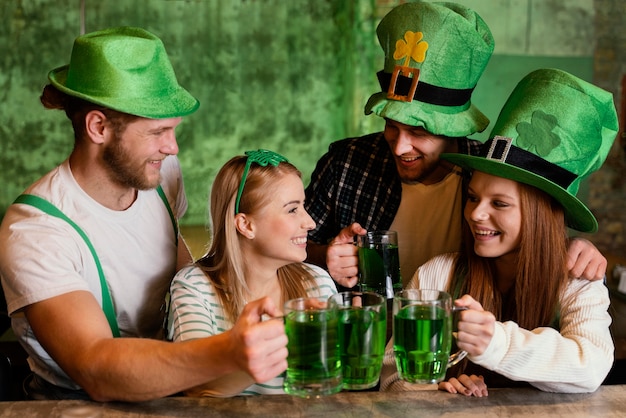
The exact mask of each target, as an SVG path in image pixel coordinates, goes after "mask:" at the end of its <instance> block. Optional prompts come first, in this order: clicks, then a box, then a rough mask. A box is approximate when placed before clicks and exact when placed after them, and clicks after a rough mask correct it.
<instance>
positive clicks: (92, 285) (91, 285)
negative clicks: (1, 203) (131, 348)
mask: <svg viewBox="0 0 626 418" xmlns="http://www.w3.org/2000/svg"><path fill="white" fill-rule="evenodd" d="M161 175H162V178H163V179H162V183H161V186H162V187H163V190H164V191H165V194H166V196H167V198H168V202H169V205H170V207H171V208H172V211H173V213H174V216H175V217H176V218H177V219H179V218H180V217H182V216H183V214H184V213H185V211H186V209H187V200H186V198H185V193H184V187H183V180H182V174H181V171H180V166H179V163H178V160H177V158H176V157H168V158H166V159H165V160H164V163H163V166H162V169H161ZM25 193H29V194H34V195H37V196H40V197H42V198H44V199H46V200H47V201H49V202H50V203H52V204H53V205H54V206H56V207H57V208H58V209H60V210H61V211H62V212H63V213H64V214H65V215H66V216H67V217H69V218H70V219H71V220H72V221H74V222H75V223H76V224H77V225H78V226H79V227H80V228H81V229H82V230H83V231H84V232H85V233H86V235H87V236H88V237H89V239H90V241H91V243H92V245H93V247H94V248H95V251H96V253H97V256H98V258H99V260H100V263H101V265H102V269H103V271H104V276H105V277H106V281H107V284H108V288H109V291H110V294H111V299H112V302H113V306H114V309H115V313H116V317H117V322H118V325H119V329H120V333H121V336H122V337H146V338H151V337H156V336H158V334H159V332H160V330H161V325H162V319H163V318H162V315H161V313H160V309H161V306H162V305H163V301H164V297H165V294H166V292H167V291H168V289H169V285H170V282H171V279H172V278H173V276H174V274H175V273H176V257H177V250H176V241H175V238H176V237H175V234H174V226H173V224H172V220H171V218H170V216H169V213H168V210H167V208H166V206H165V204H164V202H163V200H162V199H161V198H160V196H159V195H158V193H157V191H156V190H148V191H139V192H138V195H137V199H136V201H135V202H134V203H133V204H132V206H131V207H129V208H128V209H126V210H124V211H114V210H111V209H108V208H106V207H104V206H102V205H100V204H99V203H98V202H96V201H95V200H93V199H92V198H91V197H89V195H87V194H86V193H85V192H84V191H83V190H82V189H81V188H80V186H79V185H78V183H76V181H75V179H74V177H73V176H72V173H71V170H70V167H69V161H65V162H64V163H62V164H61V165H60V166H58V167H57V168H55V169H54V170H52V171H51V172H49V173H48V174H46V175H45V176H44V177H42V178H41V179H40V180H38V181H37V182H36V183H34V184H33V185H32V186H30V187H29V188H28V189H27V190H26V191H25ZM0 248H3V251H2V252H0V274H1V276H2V284H3V286H4V290H5V294H6V298H7V303H8V311H9V314H10V315H11V317H12V325H13V329H14V332H15V334H16V337H17V338H18V339H19V340H20V342H21V343H22V345H23V346H24V347H25V349H26V351H27V352H28V354H29V363H30V367H31V370H32V371H34V372H35V373H36V374H38V375H39V376H41V377H43V378H44V379H46V380H48V381H50V382H51V383H54V384H56V385H59V386H63V387H67V388H71V389H77V388H78V386H77V385H76V384H75V383H74V382H73V381H71V380H70V379H69V377H68V376H67V375H66V374H65V373H64V372H63V371H62V370H61V369H60V367H59V366H58V365H57V364H56V362H54V360H52V359H51V358H50V357H49V355H48V354H47V353H46V352H45V351H44V350H43V348H42V347H41V346H40V345H39V343H38V341H37V340H36V339H35V336H34V335H33V332H32V329H31V328H30V325H29V323H28V321H27V320H26V317H25V316H24V315H23V314H22V313H21V311H20V310H21V309H22V308H23V307H25V306H27V305H30V304H33V303H36V302H39V301H42V300H45V299H48V298H51V297H54V296H58V295H62V294H65V293H69V292H73V291H77V290H87V291H89V292H91V293H92V294H93V295H94V297H95V298H96V300H97V301H98V302H99V303H100V304H101V305H102V290H101V285H100V279H99V275H98V271H97V268H96V264H95V262H94V257H93V256H92V254H91V252H90V250H89V248H88V246H87V245H86V244H85V241H84V240H83V239H82V238H81V237H80V235H79V234H78V233H77V232H76V230H75V229H74V228H73V227H72V226H71V225H70V224H68V223H67V222H66V221H64V220H62V219H59V218H56V217H53V216H50V215H48V214H46V213H44V212H42V211H41V210H40V209H37V208H35V207H33V206H30V205H26V204H17V205H11V206H10V207H9V208H8V210H7V213H6V215H5V217H4V219H3V221H2V226H1V227H0Z"/></svg>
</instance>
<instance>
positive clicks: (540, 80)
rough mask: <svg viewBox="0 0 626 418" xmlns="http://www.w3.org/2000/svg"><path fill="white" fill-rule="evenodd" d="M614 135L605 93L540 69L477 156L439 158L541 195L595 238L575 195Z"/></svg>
mask: <svg viewBox="0 0 626 418" xmlns="http://www.w3.org/2000/svg"><path fill="white" fill-rule="evenodd" d="M618 129H619V128H618V122H617V112H616V110H615V104H614V103H613V95H612V94H611V93H609V92H607V91H605V90H602V89H601V88H599V87H596V86H594V85H593V84H590V83H588V82H586V81H584V80H581V79H579V78H577V77H575V76H573V75H571V74H568V73H566V72H564V71H561V70H556V69H540V70H536V71H533V72H531V73H530V74H528V75H527V76H526V77H524V78H523V79H522V80H521V81H520V82H519V83H518V85H517V86H516V87H515V89H514V90H513V92H512V93H511V95H510V96H509V98H508V99H507V101H506V103H505V104H504V107H503V108H502V110H501V111H500V115H499V116H498V120H497V122H496V123H495V125H494V128H493V130H492V131H491V133H490V134H489V138H490V139H489V140H488V141H487V142H485V144H484V145H483V149H482V153H481V155H480V156H475V157H471V156H463V155H460V154H442V155H441V158H442V159H444V160H448V161H450V162H452V163H454V164H457V165H459V166H461V167H465V168H469V169H474V170H478V171H482V172H485V173H488V174H492V175H495V176H498V177H503V178H507V179H510V180H515V181H518V182H521V183H525V184H529V185H531V186H534V187H536V188H538V189H540V190H543V191H544V192H546V193H548V194H549V195H550V196H552V197H553V198H554V199H556V200H557V201H558V202H559V203H560V204H561V205H562V206H563V209H564V210H565V220H566V222H567V225H568V226H569V227H570V228H573V229H576V230H578V231H581V232H596V231H597V230H598V222H597V221H596V219H595V217H594V216H593V214H592V213H591V211H590V210H589V209H588V208H587V207H586V206H585V205H584V204H583V203H582V202H581V201H580V200H579V199H578V198H577V197H576V194H577V193H578V188H579V186H580V182H581V180H583V179H584V178H586V177H587V176H589V175H590V174H591V173H593V172H594V171H596V170H598V169H599V168H600V167H601V166H602V164H603V163H604V160H606V157H607V155H608V153H609V151H610V149H611V146H612V144H613V141H614V140H615V137H616V136H617V132H618Z"/></svg>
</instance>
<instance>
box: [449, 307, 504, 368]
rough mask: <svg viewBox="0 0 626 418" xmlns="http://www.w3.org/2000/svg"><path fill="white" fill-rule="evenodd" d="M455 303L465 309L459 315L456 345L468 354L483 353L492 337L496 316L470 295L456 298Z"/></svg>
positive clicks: (476, 354)
mask: <svg viewBox="0 0 626 418" xmlns="http://www.w3.org/2000/svg"><path fill="white" fill-rule="evenodd" d="M455 305H456V306H458V307H463V308H466V309H467V310H466V311H465V312H461V314H460V315H459V322H458V325H457V327H458V332H457V339H456V341H457V346H458V347H459V348H460V349H462V350H464V351H466V352H467V354H469V355H470V356H479V355H481V354H483V353H484V352H485V350H486V349H487V347H488V346H489V344H490V343H491V339H492V338H493V334H494V332H495V323H496V317H495V316H494V315H493V314H492V313H491V312H489V311H485V310H484V309H483V307H482V305H481V304H480V303H479V302H478V301H476V300H475V299H474V298H472V297H471V296H470V295H464V296H463V297H461V298H460V299H457V300H456V301H455Z"/></svg>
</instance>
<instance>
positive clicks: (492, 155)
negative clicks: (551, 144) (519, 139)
mask: <svg viewBox="0 0 626 418" xmlns="http://www.w3.org/2000/svg"><path fill="white" fill-rule="evenodd" d="M511 141H512V139H511V138H506V137H504V136H495V137H493V139H490V140H489V141H487V142H485V144H484V145H483V147H482V151H481V153H480V157H484V158H486V159H488V160H495V161H500V162H503V163H506V164H509V165H512V166H515V167H518V168H521V169H523V170H526V171H530V172H531V173H534V174H537V175H538V176H541V177H543V178H545V179H546V180H550V181H551V182H553V183H555V184H558V185H559V186H561V187H562V188H564V189H566V190H567V188H568V187H569V185H570V184H572V182H573V181H574V180H576V178H577V177H578V176H577V175H576V174H574V173H572V172H571V171H569V170H566V169H564V168H562V167H559V166H558V165H556V164H553V163H551V162H549V161H546V160H544V159H543V158H541V157H539V156H537V155H535V154H533V153H532V152H528V151H526V150H523V149H521V148H519V147H516V146H515V145H513V144H512V143H511Z"/></svg>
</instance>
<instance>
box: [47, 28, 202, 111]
mask: <svg viewBox="0 0 626 418" xmlns="http://www.w3.org/2000/svg"><path fill="white" fill-rule="evenodd" d="M48 79H49V80H50V82H51V83H52V85H53V86H54V87H56V88H57V89H59V90H61V91H62V92H64V93H66V94H69V95H70V96H73V97H78V98H80V99H83V100H86V101H88V102H91V103H95V104H99V105H102V106H104V107H107V108H109V109H113V110H117V111H120V112H124V113H128V114H131V115H136V116H142V117H145V118H151V119H163V118H173V117H179V116H185V115H188V114H190V113H192V112H194V111H195V110H196V109H197V108H198V106H199V102H198V100H197V99H196V98H195V97H193V96H192V95H191V94H189V92H188V91H187V90H185V89H184V88H183V87H181V86H180V85H179V84H178V81H177V80H176V75H175V74H174V69H173V68H172V65H171V64H170V61H169V58H168V56H167V52H166V51H165V46H163V42H161V40H160V39H159V38H158V37H156V36H155V35H153V34H152V33H150V32H148V31H146V30H144V29H141V28H133V27H118V28H110V29H105V30H102V31H97V32H92V33H88V34H86V35H82V36H79V37H78V38H76V40H75V41H74V46H73V47H72V56H71V58H70V63H69V65H64V66H63V67H59V68H56V69H54V70H52V71H50V73H49V74H48Z"/></svg>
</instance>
